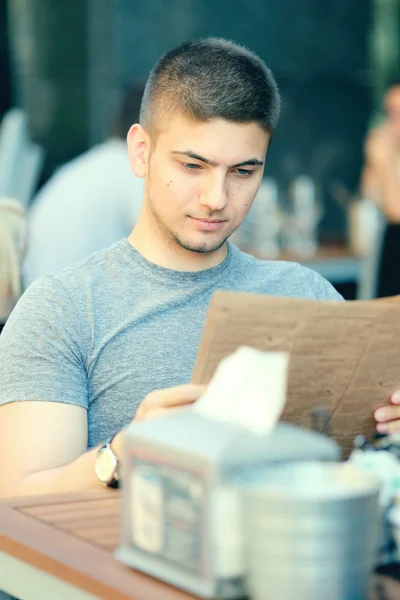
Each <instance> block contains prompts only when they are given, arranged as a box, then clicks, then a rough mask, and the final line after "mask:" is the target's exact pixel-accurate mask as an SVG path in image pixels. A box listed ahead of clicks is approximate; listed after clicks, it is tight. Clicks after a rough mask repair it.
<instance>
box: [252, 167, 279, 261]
mask: <svg viewBox="0 0 400 600" xmlns="http://www.w3.org/2000/svg"><path fill="white" fill-rule="evenodd" d="M248 220H249V225H250V230H251V251H252V252H253V253H254V254H255V255H256V256H258V257H260V258H264V259H274V258H277V257H278V256H279V252H280V247H279V235H280V228H281V222H282V219H281V214H280V209H279V195H278V185H277V183H276V181H275V180H274V179H272V178H271V177H266V178H265V179H263V181H262V183H261V185H260V189H259V190H258V193H257V196H256V198H255V200H254V204H253V207H252V209H251V211H250V213H249V216H248Z"/></svg>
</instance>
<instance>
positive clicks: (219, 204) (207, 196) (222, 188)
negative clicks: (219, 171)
mask: <svg viewBox="0 0 400 600" xmlns="http://www.w3.org/2000/svg"><path fill="white" fill-rule="evenodd" d="M200 203H201V204H202V206H206V207H207V208H208V209H209V211H210V212H214V211H215V212H217V211H221V210H223V209H224V208H225V206H226V205H227V203H228V191H227V186H226V181H225V178H222V177H215V178H214V179H213V180H212V182H210V185H209V187H208V188H207V189H205V190H204V191H203V193H202V195H201V199H200Z"/></svg>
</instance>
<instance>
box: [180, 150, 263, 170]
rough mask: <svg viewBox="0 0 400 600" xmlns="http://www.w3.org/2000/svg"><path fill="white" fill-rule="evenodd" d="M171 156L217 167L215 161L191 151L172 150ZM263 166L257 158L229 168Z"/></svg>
mask: <svg viewBox="0 0 400 600" xmlns="http://www.w3.org/2000/svg"><path fill="white" fill-rule="evenodd" d="M172 154H183V155H184V156H188V157H189V158H193V159H194V160H199V161H200V162H203V163H206V164H207V165H210V166H211V167H218V163H216V162H215V161H213V160H210V159H209V158H205V157H204V156H200V155H199V154H196V153H195V152H192V151H191V150H185V151H182V152H181V151H179V150H174V151H173V152H172ZM263 164H264V162H263V161H262V160H259V159H258V158H249V159H248V160H244V161H242V162H240V163H237V164H236V165H231V166H230V167H229V168H230V169H237V168H238V167H244V166H246V165H249V166H254V167H262V165H263Z"/></svg>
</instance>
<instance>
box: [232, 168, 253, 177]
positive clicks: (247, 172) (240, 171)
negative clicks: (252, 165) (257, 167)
mask: <svg viewBox="0 0 400 600" xmlns="http://www.w3.org/2000/svg"><path fill="white" fill-rule="evenodd" d="M236 172H237V174H238V175H240V176H241V177H250V175H253V173H254V171H253V170H252V169H237V170H236Z"/></svg>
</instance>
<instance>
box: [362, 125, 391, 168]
mask: <svg viewBox="0 0 400 600" xmlns="http://www.w3.org/2000/svg"><path fill="white" fill-rule="evenodd" d="M398 151H399V139H398V137H397V136H396V134H395V133H394V131H393V129H392V128H391V127H390V125H389V124H386V125H383V126H381V127H378V128H376V129H374V130H373V131H371V133H370V134H369V135H368V137H367V140H366V143H365V154H366V158H367V161H368V164H370V165H371V166H373V167H374V166H375V167H379V166H381V165H382V164H383V165H387V163H390V162H393V164H394V162H395V160H396V156H397V155H398Z"/></svg>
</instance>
